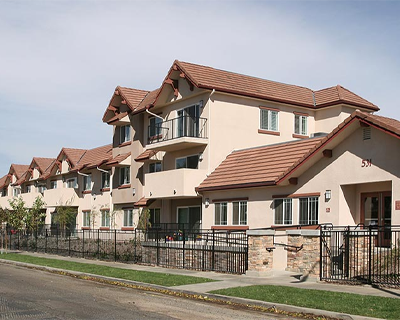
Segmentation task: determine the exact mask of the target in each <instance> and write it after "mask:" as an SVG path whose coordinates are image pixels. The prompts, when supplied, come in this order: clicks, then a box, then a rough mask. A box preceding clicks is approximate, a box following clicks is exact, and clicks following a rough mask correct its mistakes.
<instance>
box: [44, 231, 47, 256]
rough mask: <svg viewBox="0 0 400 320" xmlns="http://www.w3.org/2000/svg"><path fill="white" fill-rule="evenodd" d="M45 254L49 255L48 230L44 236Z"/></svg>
mask: <svg viewBox="0 0 400 320" xmlns="http://www.w3.org/2000/svg"><path fill="white" fill-rule="evenodd" d="M44 253H47V229H46V233H45V235H44Z"/></svg>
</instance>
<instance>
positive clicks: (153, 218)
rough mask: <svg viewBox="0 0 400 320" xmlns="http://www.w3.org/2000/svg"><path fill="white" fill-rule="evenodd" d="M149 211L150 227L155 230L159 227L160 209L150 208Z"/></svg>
mask: <svg viewBox="0 0 400 320" xmlns="http://www.w3.org/2000/svg"><path fill="white" fill-rule="evenodd" d="M149 211H150V218H149V222H150V226H151V227H153V228H155V227H157V226H159V225H160V218H161V209H160V208H152V209H149Z"/></svg>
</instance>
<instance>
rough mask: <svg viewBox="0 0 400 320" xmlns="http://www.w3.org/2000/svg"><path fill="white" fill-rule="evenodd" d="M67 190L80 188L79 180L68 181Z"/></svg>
mask: <svg viewBox="0 0 400 320" xmlns="http://www.w3.org/2000/svg"><path fill="white" fill-rule="evenodd" d="M67 188H78V179H77V178H71V179H68V180H67Z"/></svg>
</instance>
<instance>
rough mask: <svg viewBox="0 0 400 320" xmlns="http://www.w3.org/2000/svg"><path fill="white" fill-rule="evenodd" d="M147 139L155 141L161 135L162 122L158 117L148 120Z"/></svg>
mask: <svg viewBox="0 0 400 320" xmlns="http://www.w3.org/2000/svg"><path fill="white" fill-rule="evenodd" d="M149 124H150V125H149V138H150V139H155V138H158V136H159V135H160V134H161V126H162V120H161V119H160V118H159V117H151V118H149Z"/></svg>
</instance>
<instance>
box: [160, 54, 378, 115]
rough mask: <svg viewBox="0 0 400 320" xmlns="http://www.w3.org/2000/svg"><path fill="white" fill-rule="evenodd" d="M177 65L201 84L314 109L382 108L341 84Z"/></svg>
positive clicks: (183, 63)
mask: <svg viewBox="0 0 400 320" xmlns="http://www.w3.org/2000/svg"><path fill="white" fill-rule="evenodd" d="M174 69H178V70H180V71H182V72H183V73H184V74H185V76H186V78H187V79H188V80H189V81H190V82H192V83H193V84H194V85H195V86H196V87H198V88H203V89H209V90H212V89H215V90H216V91H221V92H226V93H233V94H238V95H244V96H248V97H254V98H260V99H265V100H270V101H276V102H283V103H289V104H294V105H299V106H304V107H308V108H312V109H316V108H322V107H324V106H327V105H333V104H338V103H347V104H350V105H354V106H359V107H363V108H367V109H370V110H379V108H378V107H377V106H375V105H374V104H372V103H371V102H369V101H367V100H365V99H363V98H361V97H359V96H358V95H356V94H354V93H352V92H351V91H349V90H347V89H345V88H343V87H342V86H339V85H338V86H336V87H332V88H328V89H323V90H319V91H313V90H311V89H309V88H305V87H301V86H296V85H291V84H286V83H281V82H275V81H270V80H265V79H260V78H256V77H251V76H247V75H242V74H237V73H234V72H229V71H224V70H219V69H214V68H212V67H207V66H202V65H198V64H193V63H188V62H183V61H178V60H175V62H174V64H173V66H172V67H171V69H170V73H171V71H172V70H174ZM167 77H168V76H167Z"/></svg>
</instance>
